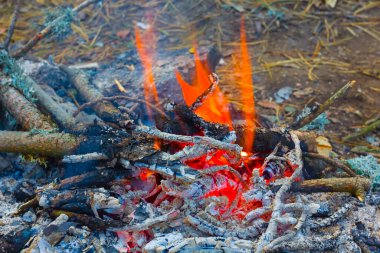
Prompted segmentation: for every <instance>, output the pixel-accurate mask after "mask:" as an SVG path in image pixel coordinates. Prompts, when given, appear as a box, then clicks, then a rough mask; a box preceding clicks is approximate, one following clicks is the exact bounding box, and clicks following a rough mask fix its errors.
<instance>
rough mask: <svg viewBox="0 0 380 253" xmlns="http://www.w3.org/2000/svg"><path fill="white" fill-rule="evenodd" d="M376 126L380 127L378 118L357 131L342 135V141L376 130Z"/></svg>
mask: <svg viewBox="0 0 380 253" xmlns="http://www.w3.org/2000/svg"><path fill="white" fill-rule="evenodd" d="M377 128H380V119H378V120H376V121H375V122H373V123H372V124H370V125H368V126H366V127H363V128H362V129H361V130H360V131H359V132H357V133H353V134H351V135H348V136H346V137H344V138H343V141H344V142H346V141H349V140H352V139H356V138H358V137H360V136H363V135H366V134H368V133H370V132H372V131H374V130H376V129H377Z"/></svg>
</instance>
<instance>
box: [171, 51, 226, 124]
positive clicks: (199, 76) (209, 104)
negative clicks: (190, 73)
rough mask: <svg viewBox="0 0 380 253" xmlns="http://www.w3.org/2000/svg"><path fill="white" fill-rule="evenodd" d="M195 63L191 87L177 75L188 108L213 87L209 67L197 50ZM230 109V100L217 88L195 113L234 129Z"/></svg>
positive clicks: (177, 73)
mask: <svg viewBox="0 0 380 253" xmlns="http://www.w3.org/2000/svg"><path fill="white" fill-rule="evenodd" d="M194 48H196V47H194ZM194 61H195V76H194V78H193V81H192V84H191V85H190V84H188V83H187V82H186V81H185V80H183V78H182V76H181V74H180V73H179V72H178V71H176V73H175V74H176V78H177V81H178V83H179V84H180V86H181V88H182V94H183V98H184V100H185V103H186V105H188V106H191V105H192V104H193V103H194V102H195V100H196V99H197V98H198V97H199V96H200V95H201V94H202V93H204V92H205V91H206V90H207V88H208V87H209V86H210V85H211V81H210V79H209V75H210V74H211V72H210V71H209V69H208V67H207V65H206V64H205V63H203V62H202V61H201V60H200V57H199V54H198V51H197V49H195V53H194ZM228 107H229V103H228V100H227V99H226V98H225V97H224V95H223V93H222V92H221V90H220V89H219V87H218V86H217V87H216V88H215V90H214V92H213V93H212V94H210V95H209V96H208V97H207V98H206V100H205V101H204V102H203V104H202V105H201V106H200V107H199V108H198V109H196V111H195V113H196V114H197V115H198V116H200V117H202V118H203V119H205V120H206V121H210V122H214V123H221V124H226V125H229V126H230V127H232V120H231V116H230V113H229V108H228Z"/></svg>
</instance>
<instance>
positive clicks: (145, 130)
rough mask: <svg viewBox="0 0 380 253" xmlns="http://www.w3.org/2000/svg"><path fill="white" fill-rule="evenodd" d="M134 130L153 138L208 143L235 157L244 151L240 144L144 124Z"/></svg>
mask: <svg viewBox="0 0 380 253" xmlns="http://www.w3.org/2000/svg"><path fill="white" fill-rule="evenodd" d="M134 131H135V132H136V133H141V134H144V135H146V136H149V137H152V138H159V139H161V140H165V141H173V142H183V143H192V144H203V145H207V146H209V147H210V148H217V149H220V150H226V151H228V152H230V153H232V154H233V155H234V156H235V157H240V152H241V151H242V148H241V147H240V146H238V145H235V144H231V143H226V142H222V141H218V140H215V139H213V138H210V137H203V136H187V135H176V134H170V133H165V132H162V131H160V130H158V129H154V128H149V127H144V126H140V127H136V129H134Z"/></svg>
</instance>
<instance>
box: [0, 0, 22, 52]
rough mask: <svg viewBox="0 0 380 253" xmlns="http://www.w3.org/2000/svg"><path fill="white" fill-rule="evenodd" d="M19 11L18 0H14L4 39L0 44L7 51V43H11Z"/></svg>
mask: <svg viewBox="0 0 380 253" xmlns="http://www.w3.org/2000/svg"><path fill="white" fill-rule="evenodd" d="M19 13H20V0H16V4H15V8H14V11H13V14H12V20H11V23H10V25H9V28H8V32H7V36H6V37H5V39H4V43H3V45H1V47H2V48H3V49H5V50H6V51H8V47H9V44H10V43H11V40H12V36H13V32H14V30H15V27H16V22H17V18H18V15H19Z"/></svg>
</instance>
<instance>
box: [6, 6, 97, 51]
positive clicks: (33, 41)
mask: <svg viewBox="0 0 380 253" xmlns="http://www.w3.org/2000/svg"><path fill="white" fill-rule="evenodd" d="M98 1H99V0H86V1H84V2H82V3H81V4H79V5H78V6H77V7H75V8H74V9H72V12H73V13H75V12H80V11H81V10H83V9H85V8H86V7H87V6H89V5H91V4H94V3H96V2H98ZM64 18H65V15H61V16H59V17H57V18H56V19H55V20H53V21H52V22H50V24H49V25H48V26H46V27H45V28H44V29H43V30H42V31H40V32H38V33H37V34H36V35H34V36H33V37H32V38H31V39H30V40H29V41H28V42H27V43H26V44H25V45H24V46H23V47H22V48H20V49H19V50H18V51H17V52H15V53H14V54H12V57H14V58H20V57H23V56H24V55H25V54H26V53H28V52H29V51H30V50H31V49H32V48H33V47H34V46H35V45H37V43H38V42H39V41H40V40H42V39H43V38H45V37H46V36H47V35H48V34H50V32H51V31H52V29H53V27H54V26H55V25H56V24H57V23H58V22H60V21H61V20H62V19H64Z"/></svg>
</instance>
